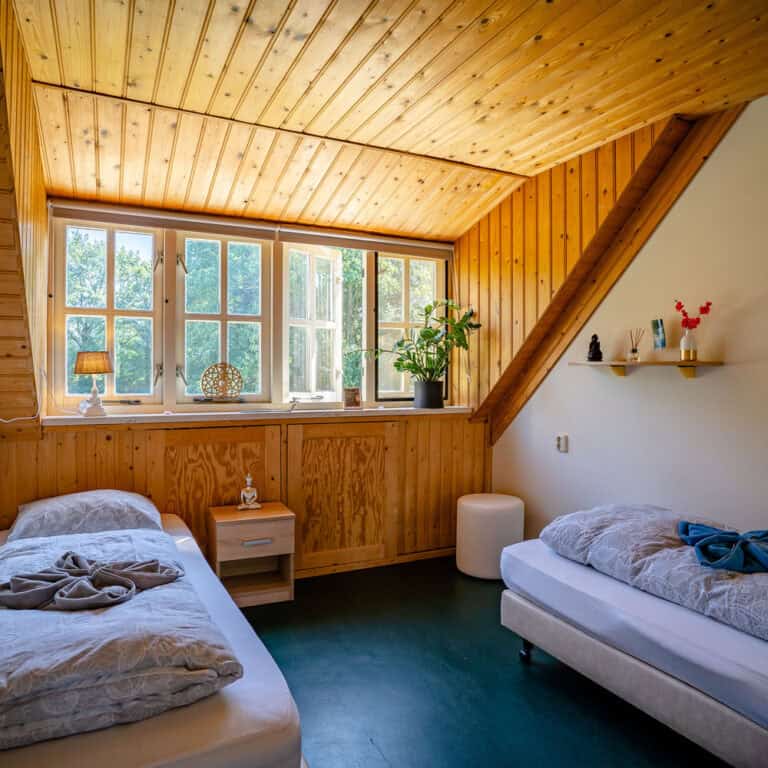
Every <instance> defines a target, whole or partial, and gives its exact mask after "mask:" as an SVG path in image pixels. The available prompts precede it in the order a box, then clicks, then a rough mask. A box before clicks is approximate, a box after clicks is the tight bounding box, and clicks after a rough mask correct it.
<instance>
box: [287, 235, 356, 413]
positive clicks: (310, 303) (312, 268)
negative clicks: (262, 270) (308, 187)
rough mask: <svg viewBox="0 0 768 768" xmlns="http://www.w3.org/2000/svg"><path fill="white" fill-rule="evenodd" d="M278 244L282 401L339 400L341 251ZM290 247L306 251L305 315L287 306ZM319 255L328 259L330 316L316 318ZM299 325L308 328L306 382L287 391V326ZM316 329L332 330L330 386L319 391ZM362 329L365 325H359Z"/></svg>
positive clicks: (340, 371)
mask: <svg viewBox="0 0 768 768" xmlns="http://www.w3.org/2000/svg"><path fill="white" fill-rule="evenodd" d="M281 245H282V252H283V253H282V256H283V258H282V262H283V281H282V295H283V302H282V304H283V313H282V314H283V317H282V319H281V325H282V337H283V345H282V346H283V350H282V351H283V355H282V357H283V365H282V371H283V376H282V380H283V393H282V395H283V396H282V401H283V402H284V403H285V402H297V403H300V402H302V401H305V402H306V401H308V402H310V403H315V404H317V403H340V402H341V389H342V372H343V366H342V359H341V355H342V351H341V350H342V342H343V339H342V337H343V333H342V321H343V316H342V312H343V307H342V255H341V250H340V248H338V247H336V246H333V245H327V246H326V245H314V244H309V243H302V242H284V243H282V244H281ZM292 249H294V250H297V251H300V252H301V253H304V254H306V255H307V258H308V262H309V269H308V274H307V296H306V298H307V315H308V318H307V319H297V318H292V317H290V306H289V296H290V291H289V285H288V282H289V277H290V251H291V250H292ZM319 259H323V260H327V261H329V262H330V263H331V319H330V320H318V319H317V318H316V317H315V298H316V295H315V276H316V270H317V261H318V260H319ZM291 326H295V327H301V328H306V329H308V333H307V337H308V345H307V360H306V363H307V367H308V368H307V372H308V378H309V383H310V386H309V388H308V390H307V391H306V392H291V391H290V376H289V370H288V368H289V366H288V362H289V354H288V344H289V338H290V327H291ZM320 329H332V330H333V331H334V332H335V333H334V344H333V374H332V375H333V382H334V388H333V390H326V391H319V390H318V389H317V344H316V331H317V330H320ZM363 333H365V328H364V329H363Z"/></svg>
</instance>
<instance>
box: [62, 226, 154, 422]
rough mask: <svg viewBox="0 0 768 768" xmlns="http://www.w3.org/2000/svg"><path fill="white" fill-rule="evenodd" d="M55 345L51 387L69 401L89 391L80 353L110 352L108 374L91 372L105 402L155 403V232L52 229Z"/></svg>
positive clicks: (64, 401) (126, 229)
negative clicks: (57, 255)
mask: <svg viewBox="0 0 768 768" xmlns="http://www.w3.org/2000/svg"><path fill="white" fill-rule="evenodd" d="M57 237H58V238H59V241H60V242H59V247H60V252H62V253H63V254H64V258H63V259H60V260H58V261H57V262H56V265H55V272H54V284H55V295H56V296H59V297H63V301H59V302H57V303H56V314H55V318H54V324H53V325H54V330H55V339H54V348H55V350H56V354H57V355H58V356H59V357H60V359H61V360H62V361H63V365H62V366H59V367H57V368H56V369H55V373H56V391H57V392H58V393H59V394H60V401H61V404H62V406H65V407H69V406H72V405H73V404H75V403H77V401H79V400H81V399H82V397H83V396H84V395H85V394H86V393H88V392H90V390H91V378H90V377H89V376H76V375H75V373H74V367H75V359H76V358H77V353H78V352H81V351H100V350H111V351H112V353H113V364H114V369H115V370H114V373H113V374H110V375H108V376H107V375H102V376H99V377H98V378H97V385H98V388H99V391H100V392H101V394H102V396H103V397H104V398H105V399H106V400H107V402H109V401H110V400H130V401H138V402H145V403H152V402H158V401H159V398H160V391H159V389H158V387H157V381H156V378H157V377H156V375H155V373H156V371H157V368H156V366H157V365H159V363H160V362H161V353H160V347H161V344H160V339H161V338H162V335H161V331H162V328H161V326H162V299H161V297H162V289H161V286H162V275H161V274H160V273H161V270H160V269H158V268H157V267H158V260H157V255H156V254H157V249H158V233H157V232H156V231H154V230H143V229H133V228H116V227H99V226H91V225H88V226H85V225H79V224H70V223H67V224H64V225H62V226H61V227H60V228H59V229H58V231H57Z"/></svg>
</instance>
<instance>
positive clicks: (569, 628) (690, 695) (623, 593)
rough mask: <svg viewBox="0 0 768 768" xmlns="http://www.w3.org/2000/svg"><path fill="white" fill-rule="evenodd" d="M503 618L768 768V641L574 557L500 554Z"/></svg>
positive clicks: (529, 544) (755, 767)
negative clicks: (598, 569)
mask: <svg viewBox="0 0 768 768" xmlns="http://www.w3.org/2000/svg"><path fill="white" fill-rule="evenodd" d="M501 569H502V577H503V579H504V582H505V584H506V587H507V589H506V590H505V591H504V592H503V594H502V599H501V623H502V624H503V625H504V626H505V627H507V628H508V629H510V630H512V631H513V632H515V633H516V634H518V635H519V636H520V637H521V638H523V639H524V642H525V646H524V649H523V651H522V653H521V656H522V658H523V659H524V660H528V658H529V654H528V650H529V645H528V644H532V645H533V646H537V647H540V648H542V649H543V650H545V651H547V652H548V653H550V654H551V655H552V656H554V657H555V658H557V659H559V660H560V661H562V662H564V663H565V664H568V665H569V666H571V667H573V668H574V669H576V670H577V671H579V672H581V673H582V674H584V675H585V676H587V677H589V678H590V679H592V680H594V681H595V682H597V683H599V684H600V685H602V686H604V687H605V688H607V689H609V690H611V691H612V692H613V693H615V694H617V695H619V696H621V697H622V698H624V699H626V700H627V701H629V702H630V703H631V704H634V705H635V706H637V707H638V708H639V709H642V710H643V711H645V712H646V713H648V714H649V715H651V716H653V717H655V718H656V719H658V720H660V721H662V722H664V723H666V724H667V725H668V726H670V727H671V728H673V729H674V730H676V731H677V732H679V733H681V734H682V735H684V736H686V737H687V738H689V739H691V740H692V741H694V742H696V743H698V744H700V745H701V746H703V747H704V748H705V749H707V750H709V751H710V752H712V753H714V754H716V755H718V756H719V757H721V758H722V759H724V760H726V761H727V762H729V763H731V764H732V765H735V766H744V768H747V767H749V768H759V767H760V766H768V643H766V642H765V641H763V640H761V639H759V638H757V637H753V636H751V635H748V634H746V633H744V632H740V631H739V630H737V629H734V628H732V627H730V626H727V625H725V624H721V623H719V622H717V621H714V620H713V619H711V618H708V617H707V616H703V615H701V614H698V613H695V612H694V611H691V610H689V609H687V608H683V607H681V606H679V605H675V604H674V603H670V602H667V601H666V600H662V599H660V598H658V597H654V596H653V595H650V594H647V593H645V592H642V591H640V590H638V589H636V588H634V587H631V586H629V585H627V584H624V583H622V582H620V581H617V580H616V579H613V578H611V577H609V576H606V575H604V574H602V573H599V572H597V571H596V570H594V569H592V568H589V567H586V566H584V565H581V564H579V563H576V562H573V561H571V560H568V559H566V558H564V557H561V556H560V555H558V554H556V553H555V552H553V551H552V550H551V549H550V548H549V547H548V546H547V545H546V544H544V543H543V542H542V541H540V540H538V539H535V540H530V541H526V542H522V543H520V544H515V545H512V546H510V547H507V548H506V549H505V550H504V551H503V553H502V561H501Z"/></svg>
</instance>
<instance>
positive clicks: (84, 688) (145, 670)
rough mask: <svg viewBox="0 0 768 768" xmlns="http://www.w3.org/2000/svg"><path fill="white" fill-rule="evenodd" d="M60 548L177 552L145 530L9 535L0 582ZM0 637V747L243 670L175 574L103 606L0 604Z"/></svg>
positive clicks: (38, 567)
mask: <svg viewBox="0 0 768 768" xmlns="http://www.w3.org/2000/svg"><path fill="white" fill-rule="evenodd" d="M67 551H69V552H77V553H79V555H80V556H82V558H84V559H85V560H87V561H89V562H90V561H102V562H110V563H128V562H134V563H135V562H144V563H146V562H147V561H158V562H159V563H172V562H174V560H175V559H176V558H177V556H178V555H177V550H176V546H175V544H174V542H173V539H172V538H171V537H170V536H168V535H167V534H165V533H163V532H162V531H154V530H138V529H133V530H126V531H104V532H101V533H82V534H70V535H66V536H51V537H45V538H30V539H19V540H18V541H14V542H9V543H7V544H5V545H4V546H1V547H0V582H10V581H11V577H12V576H14V575H16V574H20V573H32V574H35V573H40V572H42V571H45V569H46V568H47V567H48V566H49V564H50V563H52V562H54V561H55V560H56V559H57V557H59V556H60V555H61V553H62V552H67ZM73 565H75V563H73ZM135 576H136V575H135ZM136 577H137V578H139V579H140V578H141V577H139V576H136ZM0 638H2V642H0V749H8V748H10V747H18V746H23V745H25V744H31V743H33V742H36V741H42V740H44V739H51V738H56V737H59V736H67V735H69V734H73V733H79V732H82V731H93V730H97V729H99V728H106V727H108V726H111V725H114V724H116V723H128V722H132V721H135V720H142V719H144V718H147V717H151V716H153V715H157V714H160V713H161V712H164V711H165V710H167V709H171V708H172V707H179V706H183V705H185V704H191V703H192V702H194V701H197V700H198V699H201V698H203V697H205V696H209V695H210V694H212V693H215V692H216V691H218V690H219V689H221V688H223V687H224V686H225V685H228V684H229V683H232V682H234V681H235V680H237V679H238V678H239V677H241V676H242V672H243V670H242V667H241V665H240V663H239V662H238V660H237V659H236V658H235V656H234V654H233V652H232V649H231V648H230V647H229V644H228V643H227V641H226V640H225V639H224V637H223V636H222V634H221V632H220V631H219V629H218V628H217V627H216V626H215V625H214V624H213V623H212V622H211V619H210V617H209V616H208V613H207V611H206V610H205V607H204V606H203V605H202V603H201V602H200V598H199V597H198V595H197V593H196V592H195V590H194V588H193V587H192V585H191V583H190V582H189V580H188V579H185V578H184V579H176V580H175V581H171V582H170V583H167V584H165V585H164V586H163V587H162V588H160V589H147V590H144V591H139V590H136V593H135V595H134V597H133V599H131V600H128V601H126V602H121V603H119V604H118V605H113V606H112V607H110V608H108V609H103V608H102V609H96V610H90V611H67V610H64V611H48V610H46V611H38V610H7V609H4V608H0ZM0 764H2V758H0Z"/></svg>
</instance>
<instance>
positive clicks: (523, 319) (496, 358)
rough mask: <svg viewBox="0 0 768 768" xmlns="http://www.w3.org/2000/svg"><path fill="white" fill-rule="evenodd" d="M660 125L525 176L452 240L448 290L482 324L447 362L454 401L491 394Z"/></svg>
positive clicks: (479, 399)
mask: <svg viewBox="0 0 768 768" xmlns="http://www.w3.org/2000/svg"><path fill="white" fill-rule="evenodd" d="M666 124H667V121H663V122H662V123H657V124H655V125H652V126H648V127H647V128H642V129H641V130H639V131H636V132H635V133H633V134H630V135H628V136H624V137H622V138H621V139H618V140H617V141H613V142H611V143H609V144H606V145H604V146H602V147H600V148H599V149H597V150H594V151H591V152H587V153H586V154H583V155H580V156H579V157H576V158H574V159H573V160H569V161H568V162H566V163H562V164H560V165H557V166H555V167H554V168H552V169H551V170H549V171H545V172H544V173H541V174H539V175H537V176H534V177H532V178H531V179H529V180H528V181H526V182H525V183H524V184H523V185H522V186H520V187H518V188H517V189H516V190H514V192H512V194H511V195H510V196H509V197H507V198H506V199H505V200H503V201H502V202H501V203H500V204H499V205H497V206H496V207H495V208H494V209H493V210H492V211H491V212H490V213H489V214H488V215H487V216H484V217H483V218H482V219H480V220H479V221H478V222H477V223H476V224H474V225H473V226H472V228H471V229H469V230H468V231H467V232H465V233H464V234H463V235H462V236H461V237H460V238H459V239H458V240H457V241H456V243H455V252H454V264H453V277H452V279H453V281H454V286H453V288H454V295H457V296H458V297H459V300H460V302H461V303H462V304H465V305H471V306H473V307H474V308H475V310H476V311H477V313H478V319H479V321H480V322H481V323H482V325H483V328H482V330H481V331H480V333H479V334H478V335H477V336H476V337H474V339H473V341H474V342H475V343H474V344H471V345H470V346H471V349H470V353H469V355H461V356H459V358H458V359H457V360H456V361H455V365H454V366H453V371H454V374H453V376H452V383H451V390H452V392H451V394H452V399H453V401H454V402H456V403H462V404H466V405H472V406H477V405H479V404H480V403H481V402H482V401H483V399H484V398H485V396H486V395H487V394H488V393H489V392H490V390H491V389H492V387H493V385H494V384H495V383H496V381H497V380H498V379H499V377H500V376H501V374H502V372H503V371H504V370H505V369H506V367H507V366H508V365H509V363H510V362H511V360H512V358H513V357H514V356H515V355H516V354H517V352H518V351H519V350H520V348H521V346H522V344H523V342H524V340H525V339H526V337H527V336H528V334H530V332H531V330H532V329H533V327H534V326H535V325H536V323H537V322H538V320H539V318H540V317H541V316H542V314H543V312H544V310H545V309H546V308H547V306H549V303H550V302H551V300H552V297H553V296H554V295H555V294H556V293H557V291H558V289H559V288H560V286H561V285H562V284H563V281H564V280H565V278H566V277H567V275H568V274H569V273H570V272H571V270H572V269H573V268H574V266H575V265H576V263H577V262H578V261H579V259H580V258H581V255H582V253H583V252H584V250H585V249H586V248H587V246H588V245H589V243H590V241H591V240H592V238H593V236H594V235H595V233H596V232H597V230H598V227H599V226H600V225H601V224H602V223H603V221H604V220H605V219H606V217H607V216H608V214H609V213H610V211H611V210H612V208H613V207H614V205H615V204H616V200H617V199H618V197H619V195H620V194H621V193H622V191H623V190H624V189H625V188H626V186H627V184H628V183H629V181H630V179H631V178H632V175H633V174H634V173H635V171H636V170H637V169H638V168H639V166H640V164H641V163H642V161H643V159H644V158H645V156H646V155H647V154H648V152H649V150H650V149H651V147H652V146H653V144H654V141H655V140H656V139H657V137H658V136H659V135H660V134H661V132H662V131H663V128H664V126H665V125H666Z"/></svg>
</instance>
